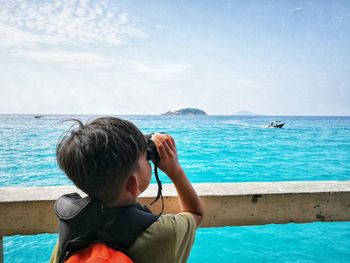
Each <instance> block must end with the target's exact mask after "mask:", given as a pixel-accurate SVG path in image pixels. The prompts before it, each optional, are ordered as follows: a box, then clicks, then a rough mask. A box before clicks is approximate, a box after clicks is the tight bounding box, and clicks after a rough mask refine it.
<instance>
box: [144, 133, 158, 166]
mask: <svg viewBox="0 0 350 263" xmlns="http://www.w3.org/2000/svg"><path fill="white" fill-rule="evenodd" d="M153 134H154V133H150V134H146V135H145V139H146V158H147V160H148V161H153V162H154V163H158V162H159V161H160V157H159V154H158V150H157V146H156V144H155V143H154V141H152V135H153Z"/></svg>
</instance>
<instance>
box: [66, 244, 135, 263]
mask: <svg viewBox="0 0 350 263" xmlns="http://www.w3.org/2000/svg"><path fill="white" fill-rule="evenodd" d="M78 262H79V263H133V261H132V260H131V259H130V258H129V257H128V256H127V255H125V254H124V253H123V252H121V251H117V250H114V249H113V248H110V247H108V246H107V245H105V244H102V243H93V244H91V245H90V246H88V247H87V248H84V249H81V250H79V251H77V252H75V253H74V254H73V255H72V256H70V257H69V258H68V259H67V260H66V261H65V263H78Z"/></svg>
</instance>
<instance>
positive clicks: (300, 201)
mask: <svg viewBox="0 0 350 263" xmlns="http://www.w3.org/2000/svg"><path fill="white" fill-rule="evenodd" d="M194 187H195V189H196V190H197V192H198V194H199V195H200V197H201V199H202V201H203V204H204V206H205V210H206V217H205V220H204V222H203V224H202V226H203V227H219V226H237V225H262V224H269V223H277V224H282V223H288V222H296V223H306V222H315V221H322V222H333V221H350V181H312V182H273V183H210V184H194ZM163 188H164V190H163V195H164V201H165V213H177V212H179V211H180V205H179V202H178V199H177V197H176V191H175V189H174V187H173V186H172V185H164V187H163ZM76 191H78V190H77V189H76V188H75V187H70V186H63V187H28V188H1V189H0V211H1V213H0V222H1V224H0V236H8V235H15V234H22V235H29V234H39V233H56V232H57V219H56V217H55V215H54V212H53V204H54V202H55V200H56V199H57V198H58V197H59V196H61V195H62V194H65V193H71V192H76ZM78 192H80V191H78ZM80 193H81V192H80ZM156 193H157V186H156V185H151V186H150V187H149V189H148V190H147V191H146V192H145V193H143V194H142V196H141V197H140V200H139V202H140V203H143V204H146V205H147V206H149V204H150V203H151V202H152V201H153V199H154V196H155V195H156ZM81 194H82V193H81ZM82 195H83V194H82ZM160 204H161V203H160V201H159V202H157V203H156V204H154V205H153V206H149V207H150V208H151V209H152V211H154V212H155V213H157V212H159V210H160Z"/></svg>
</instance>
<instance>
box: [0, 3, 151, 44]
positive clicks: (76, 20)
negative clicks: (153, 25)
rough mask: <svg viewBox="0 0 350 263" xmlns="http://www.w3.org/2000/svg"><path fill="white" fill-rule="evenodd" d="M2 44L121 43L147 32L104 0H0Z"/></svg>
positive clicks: (0, 40)
mask: <svg viewBox="0 0 350 263" xmlns="http://www.w3.org/2000/svg"><path fill="white" fill-rule="evenodd" d="M0 6H1V8H0V47H3V48H19V47H22V48H24V47H30V48H33V47H38V46H39V45H41V44H46V45H55V44H60V45H69V46H72V45H73V46H82V45H87V44H104V45H118V44H121V43H123V42H125V41H127V40H128V39H130V38H135V37H147V35H146V34H145V33H144V32H143V31H142V30H140V29H138V28H137V27H136V25H135V24H134V23H133V22H132V20H131V19H130V18H129V15H128V14H127V13H122V12H117V10H116V9H114V8H112V7H108V6H107V4H106V3H105V2H102V1H101V2H100V1H97V2H92V1H89V0H87V1H71V0H61V1H57V0H56V1H50V2H46V3H42V2H39V1H23V0H12V1H9V0H0Z"/></svg>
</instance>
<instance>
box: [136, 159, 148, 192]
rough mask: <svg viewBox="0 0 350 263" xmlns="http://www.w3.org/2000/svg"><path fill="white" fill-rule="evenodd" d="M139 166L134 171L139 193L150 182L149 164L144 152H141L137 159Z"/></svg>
mask: <svg viewBox="0 0 350 263" xmlns="http://www.w3.org/2000/svg"><path fill="white" fill-rule="evenodd" d="M138 164H139V168H138V170H137V171H136V173H137V179H138V183H139V185H138V186H139V189H138V192H139V194H141V193H142V192H144V191H145V190H146V189H147V187H148V186H149V184H150V181H151V176H152V167H151V164H150V163H149V162H148V161H147V159H146V153H144V154H142V155H141V156H140V158H139V159H138Z"/></svg>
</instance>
